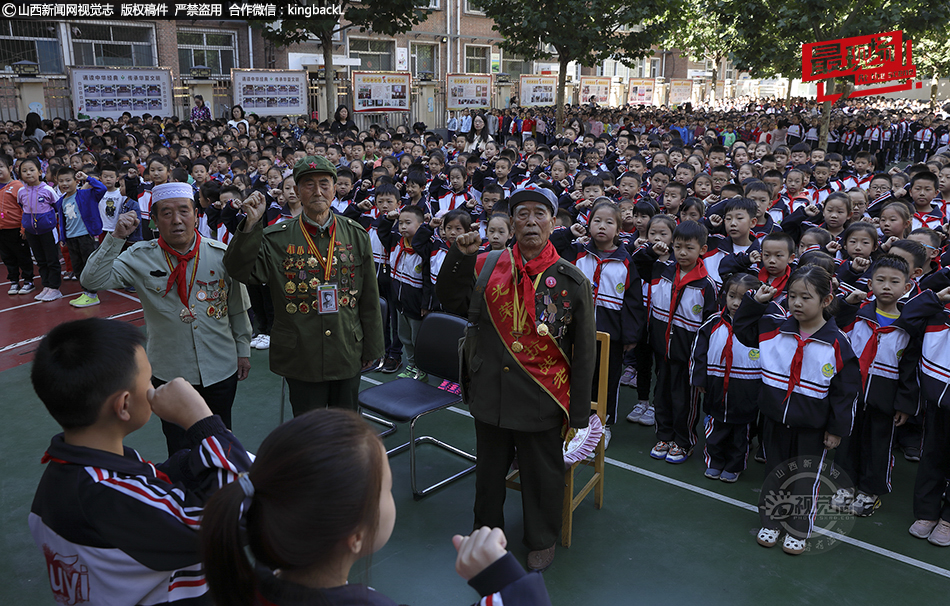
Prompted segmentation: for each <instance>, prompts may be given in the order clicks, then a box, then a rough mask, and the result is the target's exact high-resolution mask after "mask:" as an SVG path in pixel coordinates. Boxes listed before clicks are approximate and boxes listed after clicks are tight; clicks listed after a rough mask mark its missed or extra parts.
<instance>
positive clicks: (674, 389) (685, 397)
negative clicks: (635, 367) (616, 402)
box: [637, 355, 699, 450]
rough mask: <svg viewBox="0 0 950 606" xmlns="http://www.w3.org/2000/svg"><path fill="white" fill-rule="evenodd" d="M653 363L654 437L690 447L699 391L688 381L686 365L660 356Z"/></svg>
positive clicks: (694, 440)
mask: <svg viewBox="0 0 950 606" xmlns="http://www.w3.org/2000/svg"><path fill="white" fill-rule="evenodd" d="M656 365H657V372H656V392H655V393H654V395H653V411H654V413H655V414H656V439H657V440H662V441H663V442H675V443H676V445H677V446H679V447H680V448H685V449H686V450H690V449H691V448H692V447H693V446H695V445H696V442H697V437H696V423H697V422H698V421H699V416H698V410H699V392H698V390H696V388H694V387H692V386H691V385H690V384H689V365H688V364H686V363H685V362H674V361H672V360H662V359H660V356H659V355H657V362H656ZM637 384H638V385H639V376H638V378H637Z"/></svg>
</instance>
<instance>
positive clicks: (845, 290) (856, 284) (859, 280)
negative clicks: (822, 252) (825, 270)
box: [835, 259, 873, 296]
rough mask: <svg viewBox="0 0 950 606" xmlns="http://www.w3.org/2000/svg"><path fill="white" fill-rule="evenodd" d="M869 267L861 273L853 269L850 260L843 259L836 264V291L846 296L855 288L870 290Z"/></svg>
mask: <svg viewBox="0 0 950 606" xmlns="http://www.w3.org/2000/svg"><path fill="white" fill-rule="evenodd" d="M872 267H873V264H872V266H871V267H869V268H868V269H867V270H865V271H864V272H862V273H859V272H856V271H854V268H853V267H852V266H851V261H850V260H848V259H845V260H844V261H841V263H840V264H839V265H838V270H837V271H836V272H835V277H836V278H838V292H840V293H841V294H842V295H844V296H848V295H849V294H851V293H852V292H854V291H855V290H861V291H864V292H871V268H872Z"/></svg>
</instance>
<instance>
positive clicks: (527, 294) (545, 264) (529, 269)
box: [511, 241, 561, 324]
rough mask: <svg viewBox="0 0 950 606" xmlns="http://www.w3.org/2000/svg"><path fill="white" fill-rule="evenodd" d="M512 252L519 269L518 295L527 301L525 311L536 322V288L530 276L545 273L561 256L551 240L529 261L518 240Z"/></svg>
mask: <svg viewBox="0 0 950 606" xmlns="http://www.w3.org/2000/svg"><path fill="white" fill-rule="evenodd" d="M511 254H512V256H513V257H514V262H515V268H516V269H517V270H518V271H517V275H516V276H515V279H514V281H515V288H517V289H518V291H519V292H518V296H520V297H521V300H522V301H524V302H525V311H527V312H528V317H529V318H530V319H531V324H534V323H535V322H536V320H537V310H536V309H535V305H534V295H535V290H534V284H532V283H531V278H530V277H529V276H538V275H540V274H542V273H544V272H545V271H547V269H548V268H549V267H551V266H552V265H554V264H555V263H557V261H558V259H560V258H561V257H560V256H559V255H558V254H557V250H555V248H554V245H553V244H551V242H550V241H548V242H545V244H544V248H543V249H542V250H541V254H539V255H538V256H537V257H535V258H533V259H531V260H530V261H528V262H527V263H525V262H524V257H522V256H521V246H520V244H518V243H517V242H516V243H515V246H514V248H513V249H512V251H511Z"/></svg>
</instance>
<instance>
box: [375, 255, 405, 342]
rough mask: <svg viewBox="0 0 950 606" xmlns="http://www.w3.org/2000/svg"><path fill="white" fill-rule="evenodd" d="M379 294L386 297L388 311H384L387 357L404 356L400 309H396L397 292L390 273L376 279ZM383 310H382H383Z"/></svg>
mask: <svg viewBox="0 0 950 606" xmlns="http://www.w3.org/2000/svg"><path fill="white" fill-rule="evenodd" d="M376 284H377V286H378V287H379V296H380V297H382V298H383V299H386V311H385V312H384V313H383V346H384V347H385V351H386V353H385V356H386V357H387V358H396V359H397V360H398V359H400V358H402V341H400V340H399V310H397V309H396V304H397V303H398V301H397V300H396V294H395V293H394V292H393V287H392V284H393V282H392V279H391V278H390V277H389V274H388V273H387V274H386V275H384V276H382V277H379V278H377V279H376ZM381 312H382V310H381Z"/></svg>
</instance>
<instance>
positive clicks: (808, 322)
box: [733, 265, 860, 555]
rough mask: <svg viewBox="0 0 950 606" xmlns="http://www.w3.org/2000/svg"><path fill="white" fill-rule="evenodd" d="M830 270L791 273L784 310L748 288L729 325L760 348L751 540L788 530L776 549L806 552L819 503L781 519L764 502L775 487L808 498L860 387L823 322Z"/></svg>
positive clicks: (831, 328)
mask: <svg viewBox="0 0 950 606" xmlns="http://www.w3.org/2000/svg"><path fill="white" fill-rule="evenodd" d="M831 285H832V275H831V273H829V272H828V271H827V270H826V269H824V268H822V267H819V266H817V265H806V266H802V267H799V268H798V269H797V270H796V271H795V272H794V273H793V274H792V276H791V277H790V278H789V284H788V292H789V309H790V310H791V314H790V315H789V316H786V314H785V312H784V310H782V309H781V308H780V307H779V306H777V305H776V304H775V303H774V302H771V299H772V297H773V296H774V294H775V293H774V287H772V286H769V285H763V286H761V287H759V290H758V291H756V293H755V295H754V296H753V294H752V293H747V294H746V295H745V296H744V298H743V300H742V303H741V304H740V306H739V309H738V310H737V312H736V316H735V320H734V323H733V330H734V334H735V335H736V337H737V338H738V339H739V342H741V343H742V344H743V345H745V346H747V347H755V348H757V349H758V350H759V360H760V364H761V366H762V390H761V392H760V394H761V395H760V397H759V406H760V409H761V410H762V413H763V415H764V416H765V426H764V431H763V435H762V440H763V444H764V448H765V456H766V461H767V462H766V483H765V485H764V486H763V487H762V491H761V493H760V496H759V519H760V523H761V529H760V530H759V532H758V535H757V537H756V541H757V542H758V543H759V544H760V545H762V546H763V547H774V546H775V545H776V544H778V540H779V538H780V537H781V535H782V531H783V530H784V531H786V532H787V535H786V537H785V541H784V543H783V545H782V550H783V551H785V552H786V553H788V554H792V555H798V554H801V553H804V551H805V549H806V547H807V544H806V541H807V539H808V537H809V536H810V535H811V533H812V530H813V522H814V516H815V515H816V508H817V506H818V503H817V501H815V500H812V501H811V508H810V509H809V510H808V511H804V512H798V511H796V512H795V513H794V514H793V515H791V516H788V517H786V518H784V519H781V518H780V514H777V512H775V511H773V509H772V508H771V507H770V503H771V499H774V498H775V496H776V495H777V494H778V492H779V491H780V490H783V489H790V490H791V493H792V494H793V495H798V496H801V497H805V496H806V495H811V494H812V493H813V490H814V486H815V485H816V482H817V481H818V478H817V472H818V470H819V469H821V468H822V466H823V465H824V460H825V458H826V457H827V456H828V451H829V450H830V449H834V448H836V447H837V446H838V444H839V443H840V441H841V438H843V437H847V436H848V435H850V433H851V426H852V422H853V415H854V413H853V411H854V407H855V404H856V402H857V395H856V394H857V393H858V392H859V390H860V369H859V366H858V359H857V356H855V355H854V351H852V349H851V345H850V343H849V342H848V339H847V337H845V335H844V333H842V332H841V331H840V330H839V329H838V327H837V325H835V323H834V321H829V317H830V312H831V311H833V308H832V309H829V308H831V306H832V305H833V303H835V297H834V294H833V293H832V290H831ZM796 457H804V458H806V460H811V461H812V467H811V469H810V470H804V469H802V471H801V473H799V474H798V476H797V478H796V479H795V480H794V481H792V482H791V484H790V486H788V487H782V478H781V477H779V474H778V473H773V472H776V471H777V470H778V467H779V465H781V464H783V463H784V462H786V461H788V460H789V459H794V458H796Z"/></svg>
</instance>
